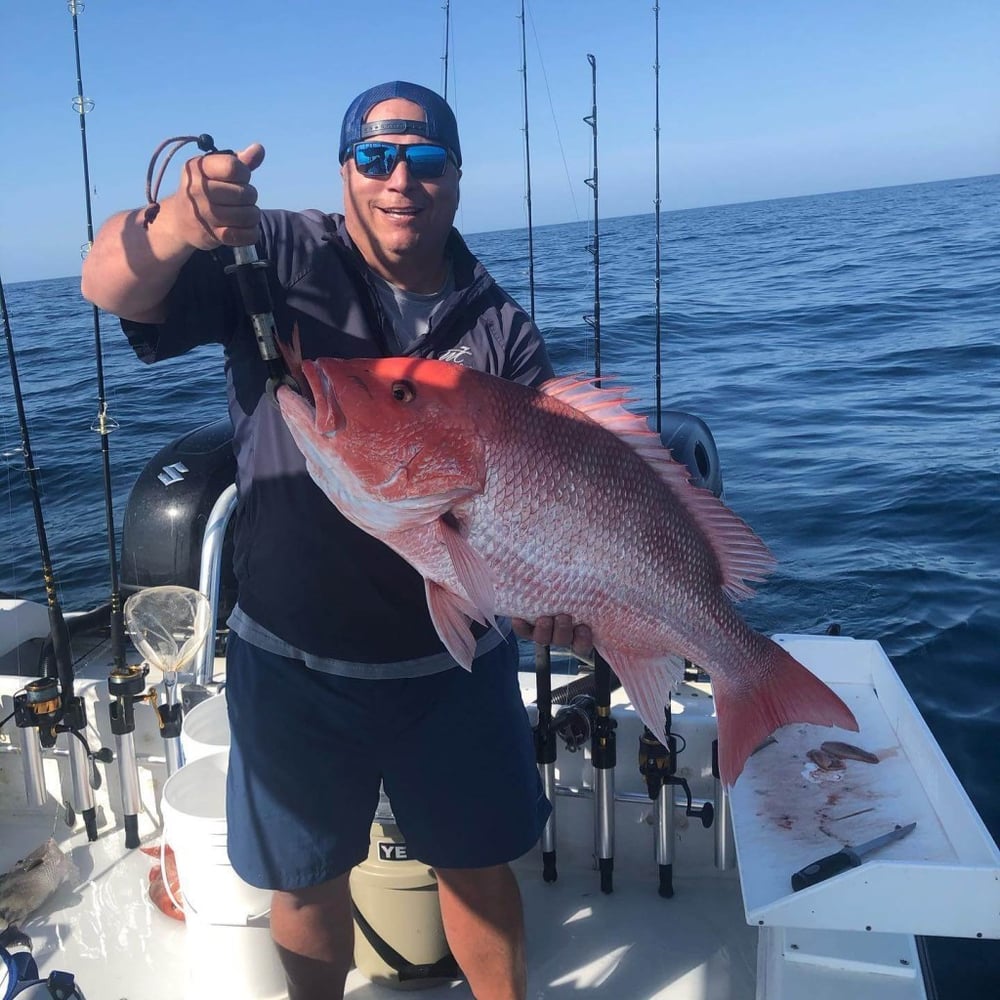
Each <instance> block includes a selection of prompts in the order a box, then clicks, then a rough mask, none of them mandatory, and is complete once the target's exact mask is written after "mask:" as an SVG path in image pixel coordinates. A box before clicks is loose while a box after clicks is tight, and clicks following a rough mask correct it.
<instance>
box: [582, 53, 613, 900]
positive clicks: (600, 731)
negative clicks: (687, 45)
mask: <svg viewBox="0 0 1000 1000" xmlns="http://www.w3.org/2000/svg"><path fill="white" fill-rule="evenodd" d="M587 61H588V62H589V63H590V73H591V87H592V92H593V100H592V106H591V112H590V114H589V115H588V116H587V117H585V118H584V119H583V120H584V121H585V122H586V123H587V124H588V125H589V126H590V128H591V130H592V131H593V134H594V153H593V156H594V173H593V174H592V176H590V177H588V178H587V179H586V180H585V181H584V183H585V184H586V185H587V186H588V187H589V188H591V190H593V192H594V235H593V241H592V242H591V243H590V244H589V245H588V247H587V249H588V250H589V251H590V253H591V254H593V257H594V312H593V314H592V315H590V316H584V320H585V322H586V323H587V324H588V326H590V327H591V328H592V329H593V331H594V384H595V385H596V386H598V387H600V384H601V237H600V228H599V219H600V213H599V203H598V180H597V60H596V59H595V58H594V56H592V55H590V54H589V53H588V54H587ZM594 688H595V698H594V701H595V706H594V728H593V732H592V734H591V744H590V747H591V749H590V755H591V762H592V763H593V766H594V798H595V830H594V832H595V840H596V845H595V854H596V855H597V866H598V868H599V870H600V874H601V892H605V893H609V892H611V891H612V890H613V878H614V867H615V857H614V855H615V764H616V745H615V727H616V725H617V723H616V722H615V720H614V719H613V718H612V717H611V689H612V671H611V666H610V665H609V664H608V662H607V660H605V659H604V657H603V656H601V655H600V653H595V655H594Z"/></svg>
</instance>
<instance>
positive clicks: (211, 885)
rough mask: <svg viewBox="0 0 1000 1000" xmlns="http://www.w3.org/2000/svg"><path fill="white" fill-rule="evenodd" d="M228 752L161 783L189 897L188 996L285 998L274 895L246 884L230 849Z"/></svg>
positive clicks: (169, 836)
mask: <svg viewBox="0 0 1000 1000" xmlns="http://www.w3.org/2000/svg"><path fill="white" fill-rule="evenodd" d="M227 764H228V754H226V753H215V754H209V755H208V756H206V757H202V758H200V759H199V760H194V761H192V762H191V763H190V764H185V765H184V767H182V768H181V769H180V770H178V771H177V772H176V773H174V774H172V775H171V776H170V777H169V778H168V779H167V781H166V784H164V786H163V797H162V801H161V806H160V808H161V810H162V812H163V839H164V841H165V842H166V843H167V844H169V845H170V846H171V847H172V848H173V850H174V855H175V857H176V860H177V874H178V876H179V878H180V883H181V892H182V894H183V904H184V917H185V920H186V922H187V929H186V932H185V939H186V949H187V964H188V985H187V992H186V993H185V997H186V1000H210V998H211V1000H214V998H216V997H220V996H232V997H240V998H241V1000H281V998H284V997H287V996H288V993H287V987H286V985H285V976H284V972H283V971H282V968H281V962H280V961H279V959H278V953H277V951H276V950H275V947H274V944H273V943H272V941H271V933H270V929H269V922H268V914H269V907H270V905H271V892H270V890H268V889H257V888H254V886H252V885H249V884H248V883H246V882H244V881H243V879H241V878H240V877H239V876H238V875H237V874H236V872H235V871H233V868H232V866H231V865H230V863H229V854H228V852H227V851H226V770H227Z"/></svg>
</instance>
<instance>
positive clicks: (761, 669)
mask: <svg viewBox="0 0 1000 1000" xmlns="http://www.w3.org/2000/svg"><path fill="white" fill-rule="evenodd" d="M756 639H757V640H759V641H758V642H756V643H755V648H754V649H753V651H752V653H751V655H752V656H753V659H754V664H753V667H752V668H750V667H749V666H748V668H747V670H746V671H745V672H744V676H749V677H750V678H751V680H750V681H749V683H733V682H732V680H727V679H726V678H724V677H722V676H721V674H715V675H713V677H712V688H713V692H714V695H715V707H716V714H717V716H718V726H719V774H720V776H721V778H722V780H723V782H724V783H725V784H727V785H732V784H733V783H734V782H735V781H736V779H737V778H738V777H739V776H740V773H741V772H742V771H743V767H744V765H745V764H746V762H747V758H748V757H749V756H750V755H751V754H752V753H753V752H754V750H756V749H757V748H758V747H759V746H760V745H761V744H762V743H763V742H764V741H765V740H766V739H767V738H768V737H769V736H770V735H771V734H772V733H773V732H774V731H775V730H776V729H779V728H780V727H781V726H786V725H788V724H789V723H793V722H800V723H811V724H813V725H818V726H840V727H841V728H843V729H849V730H851V731H852V732H857V731H858V723H857V720H856V719H855V718H854V713H853V712H852V711H851V710H850V709H849V708H848V707H847V705H845V704H844V702H843V701H841V699H840V698H839V697H838V696H837V695H836V694H834V693H833V691H831V690H830V688H828V687H827V686H826V684H824V683H823V681H821V680H820V679H819V678H818V677H817V676H816V675H815V674H813V673H811V672H810V671H809V670H807V669H806V668H805V667H804V666H802V664H801V663H799V661H798V660H796V659H795V658H794V657H793V656H792V655H791V654H790V653H789V652H788V651H787V650H785V649H783V648H782V647H781V646H779V645H778V644H777V643H776V642H774V641H772V640H771V639H768V638H767V637H766V636H762V635H757V636H756ZM707 669H708V670H709V673H712V671H711V668H707ZM730 676H731V673H730Z"/></svg>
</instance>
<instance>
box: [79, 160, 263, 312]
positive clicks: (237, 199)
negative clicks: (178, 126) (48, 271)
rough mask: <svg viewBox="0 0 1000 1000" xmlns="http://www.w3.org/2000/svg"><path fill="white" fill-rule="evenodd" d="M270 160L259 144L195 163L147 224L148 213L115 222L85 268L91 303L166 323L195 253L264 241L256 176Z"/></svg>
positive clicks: (119, 216) (120, 216) (85, 291)
mask: <svg viewBox="0 0 1000 1000" xmlns="http://www.w3.org/2000/svg"><path fill="white" fill-rule="evenodd" d="M263 160H264V147H263V146H261V145H260V143H257V142H254V143H251V144H250V145H249V146H247V148H246V149H244V150H243V151H242V152H240V153H237V154H235V155H233V154H232V153H209V154H207V155H205V156H196V157H195V158H194V159H192V160H188V162H187V163H185V164H184V167H183V168H182V171H181V182H180V184H179V185H178V188H177V191H176V192H175V193H174V194H172V195H170V196H169V197H168V198H164V199H163V201H162V202H161V203H160V211H159V212H158V213H157V214H156V216H155V218H154V219H153V220H152V221H151V222H150V223H149V224H148V225H146V223H145V220H146V215H147V213H146V209H145V208H138V209H133V210H132V211H127V212H119V213H118V214H117V215H113V216H112V217H111V218H110V219H108V221H107V222H106V223H105V224H104V225H103V226H101V229H100V231H99V232H98V234H97V237H96V238H95V240H94V245H93V246H92V247H91V250H90V253H89V254H88V256H87V259H86V260H85V261H84V262H83V275H82V282H81V288H82V291H83V296H84V298H86V299H88V300H89V301H90V302H93V303H94V305H97V306H100V307H101V308H102V309H106V310H107V311H108V312H110V313H114V314H115V315H116V316H121V317H122V318H123V319H130V320H134V321H136V322H139V323H160V322H162V321H163V320H164V319H165V317H166V313H167V307H166V301H167V296H168V294H169V292H170V289H171V288H172V287H173V285H174V282H175V281H176V280H177V276H178V274H179V273H180V271H181V268H182V267H183V266H184V264H185V262H186V261H187V260H188V259H190V257H191V255H192V254H193V253H194V252H195V251H196V250H214V249H215V248H216V247H218V246H221V245H222V244H226V245H227V246H250V245H252V244H254V243H256V242H257V238H258V235H259V225H260V209H258V208H257V189H256V188H255V187H254V186H253V185H252V184H251V183H250V175H251V173H252V172H253V171H254V170H256V168H257V167H259V166H260V164H261V163H262V162H263Z"/></svg>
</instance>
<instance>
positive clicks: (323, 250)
mask: <svg viewBox="0 0 1000 1000" xmlns="http://www.w3.org/2000/svg"><path fill="white" fill-rule="evenodd" d="M257 251H258V254H259V256H260V257H261V259H262V260H267V261H269V262H270V264H269V272H268V273H269V281H270V285H271V296H272V302H273V307H274V316H275V321H276V325H277V328H278V334H279V336H280V337H281V338H282V339H283V340H285V341H288V340H290V336H291V330H292V326H293V324H297V325H298V328H299V335H300V338H301V343H302V356H303V358H317V357H347V358H353V357H377V356H384V355H386V354H388V353H390V348H389V344H390V343H391V338H390V337H388V336H387V331H386V329H385V320H384V317H383V315H382V310H381V306H380V304H379V300H378V296H377V294H376V292H375V289H374V286H373V284H372V279H371V276H370V274H369V271H368V268H367V266H366V265H365V263H364V260H363V259H362V258H361V256H360V254H359V253H358V252H357V251H356V250H355V249H354V247H353V245H352V243H351V240H350V238H349V237H348V235H347V232H346V230H345V228H344V225H343V219H342V217H340V216H338V215H325V214H323V213H321V212H318V211H308V212H284V211H264V212H263V213H262V219H261V240H260V242H259V243H258V245H257ZM448 252H449V253H450V255H451V258H452V264H453V269H454V275H455V291H454V292H453V293H452V294H451V296H450V297H449V300H448V302H447V304H446V305H445V306H443V307H442V308H441V310H440V311H439V312H438V313H437V314H436V316H435V320H434V324H433V325H432V327H431V329H430V331H429V332H428V333H427V335H426V336H425V337H423V338H421V339H419V340H417V341H416V342H415V343H413V344H412V345H411V346H410V348H409V349H408V350H407V352H406V353H407V354H408V355H413V356H417V357H432V358H434V357H436V358H444V359H445V360H449V361H455V362H458V363H460V364H465V365H469V366H470V367H474V368H478V369H480V370H482V371H486V372H490V373H492V374H494V375H499V376H502V377H503V378H508V379H512V380H515V381H518V382H523V383H525V384H529V385H538V384H540V383H541V382H543V381H545V379H547V378H550V377H551V376H552V369H551V366H550V364H549V359H548V356H547V354H546V351H545V346H544V343H543V341H542V339H541V336H540V334H539V332H538V330H537V328H536V327H535V326H534V324H533V323H532V322H531V320H530V318H529V317H528V315H527V314H526V313H525V312H524V311H523V310H522V309H521V308H520V307H519V306H518V305H517V303H516V302H514V300H513V299H512V298H511V297H510V296H509V295H507V293H506V292H504V291H503V289H502V288H500V286H499V285H497V283H496V282H495V281H494V280H493V278H492V277H491V276H490V274H489V273H488V272H487V271H486V268H485V267H483V265H482V264H481V263H480V262H479V261H478V260H476V258H475V257H474V256H473V255H472V254H471V252H470V251H469V250H468V248H467V247H466V245H465V243H464V241H463V240H462V238H461V237H460V236H459V234H458V233H457V232H456V231H453V232H452V234H451V237H450V241H449V246H448ZM231 261H232V254H231V251H226V250H220V251H216V252H214V253H202V252H198V253H195V254H194V255H193V256H192V258H191V259H190V261H188V263H187V264H186V265H185V266H184V268H183V270H182V272H181V274H180V276H179V278H178V280H177V283H176V284H175V285H174V287H173V289H172V290H171V293H170V296H169V299H168V319H167V320H166V322H164V323H162V324H159V325H152V324H140V323H133V322H129V321H124V320H123V321H122V328H123V329H124V330H125V333H126V334H127V336H128V339H129V342H130V343H131V345H132V347H133V348H134V349H135V352H136V354H137V355H138V356H139V357H140V358H141V359H142V360H143V361H146V362H153V361H159V360H161V359H163V358H170V357H176V356H177V355H179V354H183V353H184V352H185V351H188V350H190V349H191V348H193V347H196V346H198V345H201V344H205V343H211V342H218V343H221V344H223V346H224V348H225V370H226V376H227V383H228V392H229V412H230V415H231V417H232V421H233V430H234V436H233V448H234V451H235V453H236V458H237V485H238V488H239V505H238V507H237V511H236V522H235V556H234V568H235V572H236V578H237V581H238V584H239V605H240V608H241V609H242V610H243V611H244V612H245V613H246V614H247V615H249V616H250V617H251V618H252V619H254V620H255V621H256V622H258V623H259V624H261V625H263V626H264V627H265V628H266V629H268V630H270V631H271V632H273V633H274V634H275V635H277V636H278V637H280V638H281V639H284V640H285V641H286V642H288V643H291V644H292V645H294V646H296V647H298V648H299V649H303V650H305V651H307V652H309V653H312V654H314V655H316V656H322V657H329V658H336V659H343V660H350V661H354V662H359V663H388V662H392V661H405V660H409V659H416V658H419V657H423V656H427V655H431V654H434V653H439V652H441V650H442V648H443V647H442V646H441V643H440V641H439V640H438V637H437V633H436V632H435V631H434V626H433V625H432V623H431V620H430V616H429V615H428V612H427V607H426V601H425V596H424V585H423V581H422V579H421V578H420V576H419V575H418V574H417V572H416V571H415V570H414V569H412V568H411V567H410V566H409V565H408V564H407V563H406V562H404V561H403V560H402V559H401V558H400V557H399V556H397V555H396V554H395V553H394V552H392V551H391V550H390V549H389V548H387V547H386V546H385V545H383V544H382V543H381V542H379V541H377V540H375V539H373V538H371V537H370V536H368V535H366V534H365V533H364V532H362V531H361V530H360V529H358V528H356V527H354V525H352V524H350V523H349V522H348V521H347V520H346V519H345V518H343V517H342V516H341V515H340V514H339V513H338V511H337V510H336V509H335V508H334V506H333V505H332V504H331V503H330V501H329V500H328V499H327V498H326V497H325V496H324V495H323V493H322V492H321V491H320V489H319V488H318V487H317V486H316V485H315V484H314V483H313V482H312V480H311V479H310V478H309V476H308V474H307V473H306V469H305V460H304V459H303V457H302V455H301V453H300V452H299V450H298V448H297V447H296V446H295V443H294V442H293V440H292V438H291V435H290V434H289V432H288V430H287V429H286V427H285V425H284V421H283V420H282V418H281V414H280V412H279V411H278V409H277V407H275V406H273V405H272V404H271V403H270V401H269V400H268V399H267V398H266V396H264V394H263V393H264V387H265V383H266V377H267V376H266V370H265V368H264V365H263V363H262V362H261V360H260V356H259V354H258V351H257V345H256V341H255V340H254V337H253V334H252V332H251V331H250V328H249V323H248V322H247V320H246V318H245V317H244V315H243V310H242V306H241V304H240V302H239V299H238V295H237V292H236V288H235V284H234V282H233V280H232V279H231V278H230V277H228V276H226V275H225V273H224V270H223V268H224V267H225V265H226V264H227V263H230V262H231Z"/></svg>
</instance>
